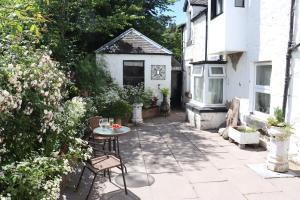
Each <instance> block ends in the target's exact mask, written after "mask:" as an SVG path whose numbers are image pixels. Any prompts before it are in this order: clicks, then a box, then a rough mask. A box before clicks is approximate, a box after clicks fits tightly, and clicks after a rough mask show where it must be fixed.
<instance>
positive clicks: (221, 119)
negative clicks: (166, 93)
mask: <svg viewBox="0 0 300 200" xmlns="http://www.w3.org/2000/svg"><path fill="white" fill-rule="evenodd" d="M226 114H227V109H226V108H223V107H221V108H201V107H198V106H196V105H194V104H191V103H187V104H186V115H187V120H188V122H189V124H190V125H191V126H193V127H195V128H198V129H199V130H200V129H201V130H209V129H218V128H220V127H221V126H222V125H223V126H225V118H226Z"/></svg>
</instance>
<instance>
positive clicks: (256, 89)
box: [252, 61, 273, 120]
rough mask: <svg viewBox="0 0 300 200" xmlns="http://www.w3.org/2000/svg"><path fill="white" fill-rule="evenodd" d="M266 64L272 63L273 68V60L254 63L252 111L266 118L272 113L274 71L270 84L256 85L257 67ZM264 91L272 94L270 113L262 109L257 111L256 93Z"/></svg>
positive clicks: (261, 117)
mask: <svg viewBox="0 0 300 200" xmlns="http://www.w3.org/2000/svg"><path fill="white" fill-rule="evenodd" d="M266 65H270V66H271V69H273V66H272V62H271V61H265V62H257V63H255V64H254V80H253V86H254V87H253V97H252V100H253V103H252V112H253V113H254V115H256V116H257V117H258V118H260V119H263V120H266V119H267V118H268V117H269V116H270V114H271V101H272V96H271V81H272V72H271V77H270V85H269V86H264V85H256V78H257V77H256V70H257V67H259V66H266ZM257 92H258V93H263V94H269V95H270V108H269V109H270V113H269V114H268V113H263V112H260V111H257V110H256V109H255V106H256V93H257Z"/></svg>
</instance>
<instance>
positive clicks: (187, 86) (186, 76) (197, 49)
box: [183, 6, 206, 93]
mask: <svg viewBox="0 0 300 200" xmlns="http://www.w3.org/2000/svg"><path fill="white" fill-rule="evenodd" d="M194 7H195V6H193V8H194ZM188 9H192V8H191V7H188ZM187 20H189V19H187ZM187 24H188V23H187ZM191 26H192V27H193V29H194V37H193V43H192V44H191V45H189V46H187V41H188V38H187V34H188V27H187V26H185V27H184V29H183V69H184V72H183V93H185V92H191V66H192V64H190V63H191V62H197V61H203V60H205V40H206V33H205V29H206V19H205V15H203V16H202V17H200V18H198V19H196V20H194V21H193V22H191Z"/></svg>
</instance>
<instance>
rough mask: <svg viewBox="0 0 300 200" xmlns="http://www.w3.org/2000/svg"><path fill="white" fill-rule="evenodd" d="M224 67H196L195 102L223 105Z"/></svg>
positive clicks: (194, 77) (194, 71)
mask: <svg viewBox="0 0 300 200" xmlns="http://www.w3.org/2000/svg"><path fill="white" fill-rule="evenodd" d="M224 78H225V69H224V67H223V66H219V65H216V66H205V67H204V66H194V68H193V79H192V80H193V87H194V91H193V100H195V101H196V102H199V103H201V104H203V105H209V106H211V105H222V104H223V102H224V99H223V98H224Z"/></svg>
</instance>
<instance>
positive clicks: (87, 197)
mask: <svg viewBox="0 0 300 200" xmlns="http://www.w3.org/2000/svg"><path fill="white" fill-rule="evenodd" d="M96 177H97V173H95V176H94V179H93V182H92V185H91V187H90V190H89V193H88V195H87V196H86V198H85V200H87V199H89V196H90V193H91V191H92V189H93V186H94V182H95V179H96Z"/></svg>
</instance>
